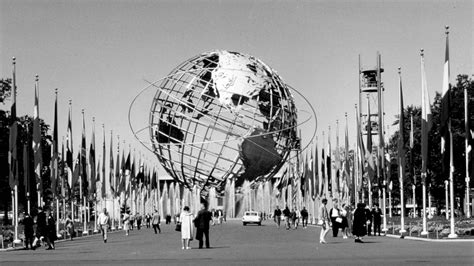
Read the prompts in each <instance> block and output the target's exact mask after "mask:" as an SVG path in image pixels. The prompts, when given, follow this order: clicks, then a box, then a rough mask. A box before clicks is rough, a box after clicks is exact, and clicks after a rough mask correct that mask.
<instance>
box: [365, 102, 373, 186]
mask: <svg viewBox="0 0 474 266" xmlns="http://www.w3.org/2000/svg"><path fill="white" fill-rule="evenodd" d="M367 112H368V113H367V127H366V130H367V153H366V160H367V176H368V177H369V179H368V180H367V182H370V183H372V182H373V181H374V175H375V160H374V157H373V155H372V121H371V113H370V104H369V101H368V100H367Z"/></svg>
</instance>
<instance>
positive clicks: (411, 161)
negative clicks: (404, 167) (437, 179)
mask: <svg viewBox="0 0 474 266" xmlns="http://www.w3.org/2000/svg"><path fill="white" fill-rule="evenodd" d="M413 131H414V128H413V114H411V115H410V167H411V171H410V172H411V175H412V178H413V184H414V185H415V184H416V175H415V167H414V165H413V147H414V146H415V137H414V132H413Z"/></svg>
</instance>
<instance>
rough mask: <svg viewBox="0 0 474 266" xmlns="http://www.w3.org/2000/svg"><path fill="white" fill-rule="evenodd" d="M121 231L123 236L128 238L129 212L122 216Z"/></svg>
mask: <svg viewBox="0 0 474 266" xmlns="http://www.w3.org/2000/svg"><path fill="white" fill-rule="evenodd" d="M122 221H123V230H124V231H125V235H126V236H128V233H129V231H130V214H129V212H125V213H124V214H123V219H122Z"/></svg>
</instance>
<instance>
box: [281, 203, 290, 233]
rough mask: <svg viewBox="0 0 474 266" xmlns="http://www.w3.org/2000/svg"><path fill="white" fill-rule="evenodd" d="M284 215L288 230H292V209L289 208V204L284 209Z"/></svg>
mask: <svg viewBox="0 0 474 266" xmlns="http://www.w3.org/2000/svg"><path fill="white" fill-rule="evenodd" d="M283 216H285V224H286V230H290V223H291V212H290V209H288V206H286V207H285V209H284V210H283Z"/></svg>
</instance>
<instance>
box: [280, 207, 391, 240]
mask: <svg viewBox="0 0 474 266" xmlns="http://www.w3.org/2000/svg"><path fill="white" fill-rule="evenodd" d="M327 203H328V201H327V199H323V200H322V204H321V207H320V209H319V212H318V215H319V216H318V226H320V227H321V228H322V229H321V233H320V238H319V242H320V243H321V244H326V243H327V242H326V235H327V234H328V233H329V231H332V236H333V237H338V234H339V232H341V233H342V238H343V239H348V238H350V237H353V238H354V240H355V242H357V243H363V241H362V237H363V236H365V235H369V236H371V235H372V234H373V235H378V236H380V234H381V229H380V227H381V223H382V211H381V209H380V208H379V206H378V205H377V204H375V205H374V206H373V208H372V209H370V208H369V206H366V204H365V203H359V204H357V208H354V207H353V206H351V205H348V204H345V203H344V204H342V205H339V202H338V200H334V201H333V207H332V208H331V209H329V210H328V208H327ZM308 218H309V215H308V211H307V210H306V208H305V207H303V208H302V209H301V211H298V209H297V208H292V209H291V210H290V209H289V208H288V206H286V207H285V209H283V210H281V209H280V208H279V206H276V209H275V210H274V212H273V220H274V222H275V224H276V226H277V227H280V226H281V221H282V220H284V221H285V228H286V230H290V229H297V228H298V226H299V222H300V221H301V225H302V227H303V228H307V226H308Z"/></svg>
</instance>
